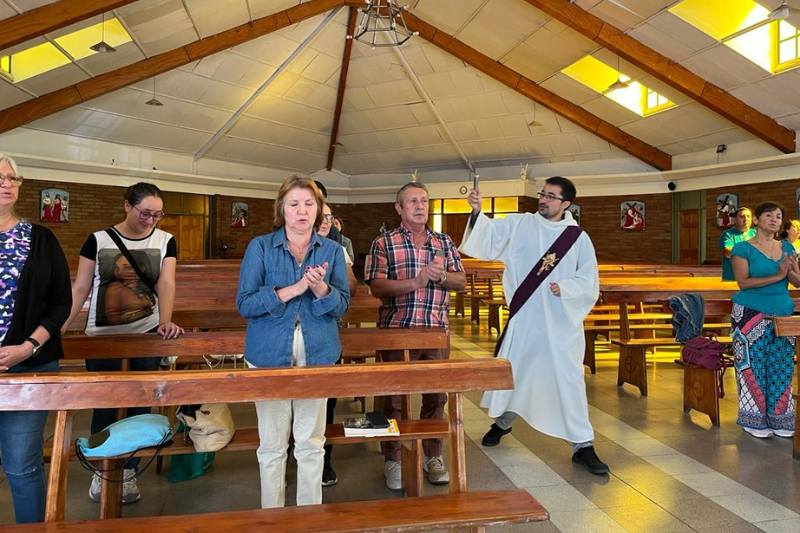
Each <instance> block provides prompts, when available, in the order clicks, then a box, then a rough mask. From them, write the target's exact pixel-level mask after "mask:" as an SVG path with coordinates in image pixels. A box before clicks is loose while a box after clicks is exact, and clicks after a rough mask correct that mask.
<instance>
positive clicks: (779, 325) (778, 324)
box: [773, 316, 800, 461]
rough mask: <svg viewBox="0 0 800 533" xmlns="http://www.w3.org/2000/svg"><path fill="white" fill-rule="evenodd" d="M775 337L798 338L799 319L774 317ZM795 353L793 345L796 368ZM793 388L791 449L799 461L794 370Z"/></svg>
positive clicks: (798, 389)
mask: <svg viewBox="0 0 800 533" xmlns="http://www.w3.org/2000/svg"><path fill="white" fill-rule="evenodd" d="M773 323H774V324H775V335H778V336H779V337H785V336H794V337H798V336H800V317H788V316H787V317H775V319H774V320H773ZM797 351H798V347H797V345H795V366H797ZM795 378H796V382H795V386H794V392H793V394H792V396H793V397H794V445H793V447H792V457H794V458H795V459H797V460H798V461H800V414H798V412H800V411H798V410H800V373H798V372H797V370H795Z"/></svg>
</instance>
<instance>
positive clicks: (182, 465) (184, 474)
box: [167, 422, 216, 483]
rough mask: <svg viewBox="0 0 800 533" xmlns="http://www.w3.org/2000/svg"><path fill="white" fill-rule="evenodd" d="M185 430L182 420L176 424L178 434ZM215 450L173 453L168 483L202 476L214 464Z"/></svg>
mask: <svg viewBox="0 0 800 533" xmlns="http://www.w3.org/2000/svg"><path fill="white" fill-rule="evenodd" d="M184 430H185V427H184V425H183V422H181V424H180V425H179V426H178V430H177V431H176V434H178V435H180V434H181V433H183V432H184ZM214 455H216V453H215V452H201V453H187V454H183V455H173V456H172V457H171V458H170V463H169V475H168V476H167V479H168V480H169V482H170V483H180V482H181V481H189V480H190V479H194V478H196V477H198V476H202V475H203V474H205V473H206V471H207V470H208V469H209V468H211V465H212V464H214Z"/></svg>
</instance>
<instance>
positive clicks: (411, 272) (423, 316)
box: [364, 224, 464, 328]
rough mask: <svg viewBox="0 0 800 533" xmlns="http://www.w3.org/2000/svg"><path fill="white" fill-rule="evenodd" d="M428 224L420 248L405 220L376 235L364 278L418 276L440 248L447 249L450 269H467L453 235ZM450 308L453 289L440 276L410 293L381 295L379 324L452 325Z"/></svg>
mask: <svg viewBox="0 0 800 533" xmlns="http://www.w3.org/2000/svg"><path fill="white" fill-rule="evenodd" d="M425 228H426V231H427V234H428V238H427V240H426V241H425V244H423V245H422V247H420V249H419V250H417V249H416V248H415V247H414V241H413V238H412V235H411V232H410V231H409V230H408V229H407V228H406V227H405V226H403V225H402V224H401V225H400V227H399V228H397V229H394V230H392V231H387V232H385V233H383V234H381V235H380V236H379V237H378V238H377V239H375V240H374V241H373V243H372V247H371V248H370V251H369V256H367V263H366V265H365V266H364V280H365V281H366V282H367V283H369V282H370V281H372V280H373V279H392V280H403V279H411V278H415V277H417V274H419V272H420V271H421V270H422V269H423V268H425V267H426V265H427V264H428V263H432V262H433V260H434V253H435V252H436V251H437V250H444V252H445V253H446V254H447V255H446V258H445V266H446V268H445V270H446V271H447V272H463V271H464V267H462V266H461V256H460V255H459V253H458V250H457V249H456V246H455V244H454V243H453V241H452V240H451V239H450V237H448V236H447V235H445V234H444V233H436V232H434V231H433V230H432V229H431V228H430V227H428V226H425ZM449 311H450V291H449V290H447V289H445V288H444V287H442V285H441V284H440V283H438V280H437V281H436V282H433V281H429V282H428V284H427V285H426V286H425V287H423V288H421V289H417V290H415V291H412V292H409V293H407V294H403V295H400V296H391V297H388V298H381V308H380V323H379V325H380V327H383V328H398V327H400V328H407V327H412V326H419V327H441V328H448V327H449V322H448V320H447V315H448V313H449Z"/></svg>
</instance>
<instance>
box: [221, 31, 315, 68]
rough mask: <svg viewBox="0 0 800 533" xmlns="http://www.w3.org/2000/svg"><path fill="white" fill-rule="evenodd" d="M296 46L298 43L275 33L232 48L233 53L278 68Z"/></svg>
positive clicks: (279, 33)
mask: <svg viewBox="0 0 800 533" xmlns="http://www.w3.org/2000/svg"><path fill="white" fill-rule="evenodd" d="M298 46H300V43H299V42H297V41H295V40H293V39H290V38H288V37H287V36H286V35H284V34H283V33H281V32H280V31H277V32H274V33H269V34H267V35H262V36H261V37H259V38H257V39H253V40H252V41H247V42H246V43H242V44H240V45H237V46H235V47H233V51H234V52H235V53H236V54H239V55H243V56H245V57H249V58H250V59H253V60H255V61H259V62H261V63H266V64H268V65H272V66H273V67H279V66H280V65H281V64H282V63H283V62H284V60H286V58H287V57H289V56H290V55H291V54H292V52H294V51H295V50H296V49H297V47H298Z"/></svg>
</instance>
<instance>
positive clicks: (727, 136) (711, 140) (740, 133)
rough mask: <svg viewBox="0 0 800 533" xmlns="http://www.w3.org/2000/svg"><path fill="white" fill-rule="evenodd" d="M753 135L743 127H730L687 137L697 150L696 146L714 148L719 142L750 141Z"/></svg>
mask: <svg viewBox="0 0 800 533" xmlns="http://www.w3.org/2000/svg"><path fill="white" fill-rule="evenodd" d="M754 139H755V137H754V136H753V135H751V134H749V133H747V132H746V131H744V130H743V129H740V128H730V129H728V130H724V131H718V132H715V133H713V134H711V135H701V136H699V137H694V138H692V139H689V140H690V141H692V142H693V143H694V147H695V150H694V151H697V148H698V147H702V148H700V149H701V150H707V149H709V148H716V147H717V146H719V145H720V144H726V145H729V146H730V145H732V144H736V143H740V142H745V141H752V140H754Z"/></svg>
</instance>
